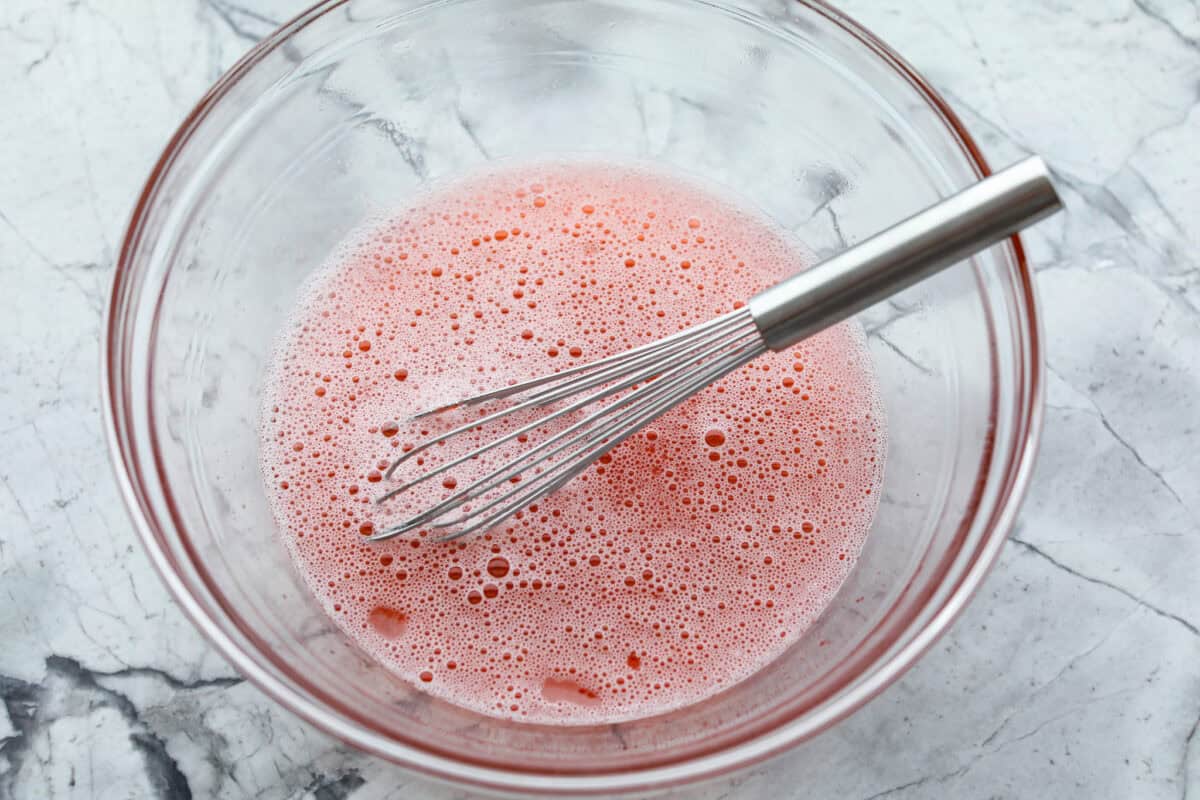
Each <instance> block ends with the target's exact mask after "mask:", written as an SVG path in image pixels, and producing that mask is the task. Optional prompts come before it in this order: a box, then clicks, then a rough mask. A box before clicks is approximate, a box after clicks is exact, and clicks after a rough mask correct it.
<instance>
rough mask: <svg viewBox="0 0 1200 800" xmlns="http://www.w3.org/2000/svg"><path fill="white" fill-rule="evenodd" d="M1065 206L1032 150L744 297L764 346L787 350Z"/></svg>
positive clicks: (1045, 169)
mask: <svg viewBox="0 0 1200 800" xmlns="http://www.w3.org/2000/svg"><path fill="white" fill-rule="evenodd" d="M1061 208H1062V201H1061V200H1060V199H1059V197H1058V193H1057V192H1056V191H1055V189H1054V185H1053V183H1051V181H1050V171H1049V169H1048V168H1047V167H1046V164H1045V162H1044V161H1042V159H1041V158H1039V157H1037V156H1032V157H1030V158H1026V159H1025V160H1023V161H1020V162H1018V163H1016V164H1014V165H1012V166H1011V167H1008V168H1007V169H1004V170H1001V171H1000V172H997V173H996V174H994V175H992V176H990V177H988V178H984V179H983V180H982V181H979V182H978V183H976V184H974V185H972V186H970V187H968V188H966V189H963V190H962V191H961V192H959V193H958V194H955V195H953V196H951V197H949V198H947V199H945V200H942V201H940V202H938V203H936V204H935V205H932V206H930V207H929V208H927V209H925V210H924V211H920V212H918V213H916V214H914V215H913V216H911V217H909V218H908V219H906V220H904V221H903V222H901V223H899V224H897V225H894V226H892V227H891V228H888V229H887V230H885V231H883V232H882V233H878V234H876V235H875V236H872V237H871V238H870V239H867V240H865V241H863V242H862V243H860V244H857V245H855V246H854V247H851V248H850V249H848V250H846V251H844V252H842V253H840V254H838V255H836V256H834V257H833V258H830V259H828V260H827V261H823V262H821V263H820V264H818V265H816V266H815V267H812V268H811V269H807V270H805V271H804V272H801V273H799V274H797V275H793V276H792V277H790V278H788V279H787V280H785V281H783V282H781V283H778V284H776V285H775V286H772V287H771V288H769V289H766V290H764V291H762V292H760V293H758V294H756V295H755V296H754V297H752V298H750V301H749V302H748V303H747V305H748V306H749V309H750V314H751V316H752V317H753V318H754V322H755V324H756V325H757V326H758V329H759V332H760V333H761V334H762V337H763V340H764V341H765V343H766V345H767V346H768V347H769V348H771V349H772V350H783V349H785V348H787V347H790V346H791V345H793V344H795V343H796V342H799V341H800V340H801V339H804V338H806V337H808V336H811V335H812V334H814V333H816V332H818V331H820V330H822V329H824V328H827V327H829V326H830V325H833V324H835V323H837V322H840V321H842V320H843V319H846V318H847V317H849V316H851V315H852V314H855V313H857V312H858V311H861V310H862V309H864V308H867V307H868V306H870V305H873V304H875V303H877V302H879V301H880V300H883V299H884V298H886V297H889V296H891V295H893V294H895V293H897V292H899V291H901V290H902V289H905V288H907V287H909V286H911V285H912V284H914V283H917V282H918V281H921V280H923V279H925V278H927V277H929V276H930V275H933V274H934V273H936V272H939V271H941V270H943V269H945V268H946V267H948V266H950V265H952V264H955V263H957V262H959V261H962V260H963V259H965V258H968V257H970V256H972V255H974V254H975V253H978V252H979V251H980V250H983V249H985V248H987V247H989V246H991V245H993V244H995V243H996V242H998V241H1000V240H1002V239H1004V238H1006V237H1008V236H1011V235H1012V234H1014V233H1016V232H1017V231H1019V230H1021V229H1022V228H1025V227H1027V226H1029V225H1032V224H1033V223H1035V222H1037V221H1038V220H1040V219H1043V218H1044V217H1047V216H1049V215H1051V214H1053V213H1055V212H1056V211H1058V210H1059V209H1061Z"/></svg>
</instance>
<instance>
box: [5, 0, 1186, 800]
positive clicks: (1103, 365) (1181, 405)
mask: <svg viewBox="0 0 1200 800" xmlns="http://www.w3.org/2000/svg"><path fill="white" fill-rule="evenodd" d="M737 2H739V3H740V4H742V5H745V6H747V7H750V8H754V9H758V10H760V11H761V12H763V13H765V14H766V15H768V16H772V17H777V18H786V17H789V16H791V15H793V14H795V13H796V5H795V4H794V3H792V2H791V1H790V0H737ZM302 5H303V3H302V2H298V1H297V0H174V1H173V2H154V0H126V2H121V3H112V2H99V0H48V1H46V0H5V2H4V3H0V101H2V103H0V107H2V108H4V109H5V113H4V114H0V142H3V143H4V146H3V147H0V281H2V283H3V287H4V291H3V292H0V341H3V343H4V355H3V356H2V357H0V375H2V377H3V380H0V452H2V453H4V454H5V456H4V458H3V459H0V800H8V798H21V799H22V800H23V798H42V797H45V798H88V797H121V798H172V799H173V798H190V797H197V798H199V797H229V798H265V799H266V800H282V799H283V798H313V799H314V800H343V799H344V798H352V799H353V800H375V799H377V798H457V797H464V796H465V795H463V794H462V793H460V792H455V791H453V790H449V789H446V788H444V787H440V786H434V785H432V784H429V783H427V782H426V781H424V780H422V779H420V778H418V777H416V776H414V775H412V774H409V773H406V772H404V771H403V770H400V769H398V768H396V767H393V766H391V765H388V764H386V763H383V762H380V761H378V760H376V759H373V758H370V757H368V756H366V755H363V754H361V753H358V752H355V751H353V750H350V749H347V748H346V747H344V746H342V745H340V744H338V743H336V742H334V741H333V740H331V739H330V738H329V737H327V736H325V735H323V734H320V733H318V732H316V731H315V730H313V729H312V728H310V727H309V726H307V725H306V724H304V723H302V722H300V721H299V720H297V719H295V718H294V717H292V716H291V715H290V714H289V713H287V712H285V711H283V710H282V709H281V708H280V707H279V706H277V705H276V704H275V703H273V702H272V701H270V700H268V699H267V698H266V697H264V696H263V695H262V694H261V693H260V692H258V691H257V690H256V689H255V688H254V687H253V686H251V685H250V684H249V683H247V682H246V681H244V680H242V679H241V678H240V677H239V676H237V675H236V674H234V673H233V672H232V670H231V669H230V667H229V666H228V665H226V664H225V663H224V661H223V660H222V659H221V658H220V657H219V656H217V655H216V654H215V653H214V652H213V651H212V649H211V648H210V647H209V646H208V645H207V643H206V642H205V641H203V640H202V639H201V637H200V636H199V634H198V633H197V632H196V631H195V630H194V629H193V628H192V626H191V625H190V623H188V621H187V620H186V619H185V618H184V617H183V615H182V613H181V612H180V611H179V610H178V609H177V608H176V607H175V605H174V604H173V603H172V601H171V600H170V598H169V597H168V595H167V593H166V591H165V590H164V588H163V587H162V585H161V584H160V583H159V581H158V579H157V578H156V577H155V576H154V575H153V573H152V571H151V567H150V565H149V564H148V562H147V560H146V558H145V557H144V556H143V555H142V553H141V550H140V546H139V545H138V543H137V541H136V537H135V535H134V532H133V530H132V527H131V525H130V523H129V521H128V519H127V518H126V516H125V513H124V511H123V509H122V507H121V503H120V499H119V496H118V492H117V489H116V486H115V483H114V481H113V479H112V478H111V476H110V473H109V467H108V463H107V457H106V455H105V449H104V448H105V445H104V442H103V436H102V426H101V422H100V416H99V413H100V412H99V400H98V396H97V376H96V372H97V370H96V364H97V361H98V358H99V351H98V349H99V346H100V345H99V340H100V336H101V330H100V326H101V316H102V309H103V305H104V302H105V297H106V292H107V287H108V282H109V279H110V276H111V271H112V263H113V256H114V252H115V248H116V246H117V242H118V240H119V236H120V233H121V230H122V225H123V222H124V219H125V216H126V214H127V213H128V209H129V208H130V205H131V203H132V199H133V198H134V196H135V195H136V192H137V191H138V189H139V188H140V185H141V182H142V181H143V179H144V177H145V175H146V174H147V172H148V170H149V168H150V165H151V163H152V161H153V159H154V158H155V157H156V154H157V153H158V152H159V150H160V148H161V146H162V144H163V143H164V142H165V141H166V140H167V138H168V137H169V135H170V134H171V132H172V131H173V129H174V127H175V125H177V124H178V122H179V120H180V119H181V118H182V116H183V115H184V114H185V113H186V112H187V110H188V109H189V108H190V106H191V105H192V104H193V103H194V102H195V100H196V99H197V98H199V97H200V96H201V94H202V93H203V92H204V91H205V90H206V88H207V87H208V86H209V85H210V84H211V83H212V82H213V81H214V80H215V79H216V78H217V77H218V76H219V75H220V74H221V73H222V72H223V71H224V70H225V69H227V68H228V67H229V66H230V65H231V64H232V63H233V62H234V61H235V60H237V58H239V57H240V56H241V55H242V54H243V53H244V52H245V51H246V50H247V49H248V48H249V47H250V46H251V45H252V44H253V43H254V42H255V41H257V40H258V39H260V38H261V37H263V36H265V35H267V34H269V33H270V32H271V31H272V30H273V29H274V27H275V26H276V25H277V24H279V23H281V22H282V21H284V20H287V19H289V18H291V17H292V16H294V15H295V14H296V13H298V12H299V11H300V10H301V7H302ZM844 7H845V9H846V10H847V11H848V12H849V13H850V14H851V15H854V16H856V17H857V18H859V19H860V20H861V21H862V22H864V23H865V24H866V25H867V26H869V27H871V28H873V29H874V30H875V31H876V32H877V33H878V34H880V35H881V36H882V37H883V38H884V39H885V40H887V41H888V42H890V43H892V44H893V45H895V46H896V47H897V48H898V49H899V50H900V51H901V52H902V53H904V54H905V56H906V57H908V58H909V60H910V61H912V62H913V63H914V64H915V65H916V67H917V68H918V69H920V70H921V71H922V72H923V73H924V74H925V75H926V76H927V77H928V78H929V79H930V80H931V81H932V82H933V83H934V84H935V85H936V86H937V87H938V88H939V89H940V90H942V91H943V92H944V94H945V95H946V97H947V98H948V99H949V100H950V102H951V104H952V105H953V106H954V108H955V109H956V111H957V112H958V113H959V114H960V115H961V116H962V118H963V119H964V121H965V122H966V124H967V126H968V127H969V128H970V129H971V131H972V132H973V134H974V135H975V136H976V137H977V139H978V141H979V142H980V144H981V146H982V147H983V148H984V150H985V151H986V153H987V155H988V157H989V158H990V159H992V160H993V162H994V163H1002V162H1006V161H1011V160H1014V159H1015V158H1016V157H1017V156H1019V155H1020V154H1022V153H1026V152H1039V153H1042V154H1043V155H1045V156H1046V157H1047V159H1048V160H1049V161H1050V163H1051V164H1052V165H1053V168H1054V170H1055V173H1056V175H1057V176H1058V178H1059V180H1060V182H1061V185H1062V186H1063V188H1064V192H1065V195H1066V200H1067V203H1068V206H1069V213H1068V214H1067V215H1064V216H1061V217H1059V218H1056V219H1054V220H1052V221H1050V222H1049V223H1047V224H1046V225H1044V226H1042V227H1041V228H1039V229H1037V230H1036V231H1034V232H1032V233H1031V234H1030V235H1029V236H1028V237H1027V239H1026V244H1027V246H1028V249H1029V253H1030V258H1031V260H1032V262H1033V263H1034V265H1035V267H1036V269H1037V271H1038V283H1039V291H1040V293H1041V299H1042V301H1043V307H1044V312H1045V333H1046V346H1047V354H1048V366H1049V369H1048V372H1047V387H1048V398H1047V399H1048V405H1047V409H1046V433H1045V438H1044V444H1043V449H1042V455H1041V458H1040V461H1039V464H1038V468H1037V471H1036V476H1035V480H1034V482H1033V487H1032V490H1031V492H1030V494H1029V498H1028V501H1027V503H1026V505H1025V507H1024V509H1023V512H1022V515H1021V521H1020V525H1019V529H1018V531H1017V533H1016V534H1015V535H1014V536H1013V539H1012V541H1011V543H1010V544H1009V545H1008V546H1007V547H1006V548H1005V551H1004V552H1003V554H1002V556H1001V560H1000V563H999V565H998V566H997V568H996V569H995V571H994V572H993V573H992V575H991V576H990V577H989V579H988V581H987V583H986V584H985V586H984V588H983V590H982V591H981V592H980V593H979V596H978V597H977V598H976V601H975V602H974V604H973V605H972V606H971V607H970V608H969V609H968V610H967V612H966V613H965V614H964V615H963V617H962V619H961V620H960V621H959V622H958V623H957V624H956V625H955V626H954V628H953V629H952V630H951V632H950V633H949V634H948V635H947V636H946V637H944V638H943V639H942V640H941V641H940V642H938V644H937V645H936V646H935V647H934V648H933V650H932V651H931V652H930V653H929V654H928V655H927V656H926V657H925V658H924V659H923V660H922V661H921V662H920V663H919V664H918V665H917V666H916V668H914V669H913V670H912V671H911V672H910V673H908V674H907V675H906V676H905V677H904V678H903V679H902V680H901V681H899V682H898V683H897V684H896V685H895V686H894V687H892V688H891V689H890V690H889V691H887V692H885V693H884V694H883V695H882V696H881V697H879V698H878V699H876V700H875V701H874V702H872V703H871V704H869V705H868V706H867V707H866V708H864V709H863V710H862V711H860V712H859V713H858V714H856V715H854V716H853V717H852V718H851V719H849V720H847V721H846V722H844V723H843V724H841V725H839V726H837V727H836V728H834V729H833V730H831V731H829V732H828V733H826V734H825V735H823V736H821V737H819V738H818V739H816V740H814V741H812V742H810V743H808V744H806V745H805V746H803V747H800V748H798V749H796V750H795V751H793V752H791V753H788V754H786V755H785V756H782V757H780V758H777V759H775V760H773V761H771V762H770V763H767V764H763V765H759V766H756V767H755V768H753V769H751V770H749V771H746V772H744V773H741V774H738V775H735V776H733V777H731V778H728V779H725V780H723V781H720V782H718V783H715V784H712V785H709V786H705V787H700V788H697V789H692V790H689V791H687V792H682V793H679V794H678V795H677V796H679V797H684V798H698V799H699V800H719V799H720V798H750V799H751V800H757V799H758V798H762V799H763V800H765V799H766V798H778V797H789V798H792V797H794V798H800V797H806V798H807V797H838V798H851V799H862V800H877V799H878V798H889V800H918V799H920V798H940V797H1004V798H1008V797H1055V798H1102V797H1119V798H1155V799H1157V798H1164V799H1166V798H1170V799H1171V800H1176V799H1177V798H1187V797H1193V798H1200V735H1198V733H1197V730H1198V729H1200V581H1197V580H1196V575H1197V574H1198V570H1200V521H1198V520H1200V457H1198V456H1197V453H1200V412H1198V411H1197V410H1196V409H1197V407H1198V406H1197V398H1198V397H1200V146H1197V143H1198V142H1200V6H1198V5H1197V3H1196V2H1194V0H1097V2H1094V3H1086V4H1084V3H1062V2H1059V3H1047V2H1042V1H1041V0H1015V1H1014V2H1008V3H995V2H989V0H920V2H907V1H904V2H902V1H901V0H870V2H868V0H846V2H845V3H844ZM328 94H329V97H330V98H331V101H334V102H337V101H338V96H337V89H336V87H333V86H330V87H328ZM447 102H448V103H450V104H451V105H448V106H447V107H448V108H452V109H453V111H454V113H456V114H457V120H458V123H459V126H460V127H461V130H460V131H457V130H456V131H454V136H456V137H457V139H458V141H455V142H451V143H449V145H447V146H453V147H457V148H461V152H464V153H470V154H472V155H474V156H477V157H478V156H482V157H484V158H487V157H489V151H488V149H487V146H486V144H485V142H487V141H488V137H487V131H486V130H485V129H482V128H480V127H479V126H480V125H481V121H480V119H479V117H478V116H477V115H473V114H472V107H471V106H470V103H469V99H468V98H463V97H455V98H448V99H447ZM347 111H348V113H354V109H352V108H349V107H347ZM704 114H705V109H704V108H702V107H695V106H688V105H686V103H685V102H684V100H683V99H682V98H673V97H669V96H665V95H660V94H654V93H651V92H647V91H645V90H644V89H643V87H639V86H636V85H632V86H631V87H630V119H631V120H632V124H636V125H640V130H641V138H642V142H643V144H642V149H643V150H644V152H645V153H646V154H652V153H655V152H659V151H661V150H663V149H664V148H667V147H670V146H671V143H672V135H673V133H672V131H673V126H676V125H679V124H689V123H690V122H691V121H694V120H695V119H696V118H699V117H702V116H703V115H704ZM377 126H378V129H379V135H380V137H381V140H382V146H383V147H394V148H397V149H398V150H399V151H400V153H401V155H402V157H404V159H405V160H406V161H407V163H408V164H409V165H410V167H411V168H412V170H413V172H414V173H415V174H417V175H420V174H423V173H424V171H425V170H426V168H427V166H428V165H427V162H426V161H425V160H424V159H425V158H426V155H425V150H426V149H427V145H428V144H429V142H426V141H425V140H424V138H423V137H424V136H425V132H422V131H402V130H399V129H397V128H395V127H394V126H392V127H389V125H388V123H387V122H386V121H384V120H379V121H377ZM808 181H809V182H808V183H807V184H805V185H804V186H803V187H802V190H803V191H804V192H805V197H806V201H807V202H810V203H811V215H810V217H809V219H808V220H807V221H805V222H803V223H801V224H800V225H799V226H798V227H797V233H798V234H799V235H800V236H802V237H805V236H807V237H808V238H809V239H810V240H811V241H812V242H813V243H814V247H816V248H824V249H834V248H837V247H840V246H842V245H844V241H845V240H844V238H842V236H841V231H840V228H839V222H838V213H839V201H838V198H839V195H840V194H841V193H842V191H843V189H844V187H841V186H839V185H838V182H837V178H836V176H833V175H829V176H821V175H813V176H810V178H809V179H808ZM916 311H918V309H914V308H908V307H904V306H901V305H898V304H890V305H887V306H881V307H879V308H877V309H874V310H872V312H871V315H870V317H869V318H868V319H867V328H868V332H869V333H870V335H871V336H872V337H874V338H875V339H877V340H878V343H879V344H880V346H881V347H886V348H891V349H893V350H895V351H896V352H897V354H898V355H899V356H900V357H902V358H905V359H908V360H909V361H911V362H912V363H913V364H914V366H915V367H917V368H919V369H926V370H927V369H929V367H928V366H925V365H923V364H921V362H920V360H919V359H917V358H915V356H914V355H913V354H912V353H909V352H908V351H907V350H905V349H903V348H904V340H903V337H902V336H900V334H901V333H902V331H903V328H904V325H905V323H906V321H909V318H910V316H911V315H913V314H914V313H915V312H916ZM891 500H893V501H895V500H896V499H895V498H892V499H891ZM897 502H902V501H897Z"/></svg>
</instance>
